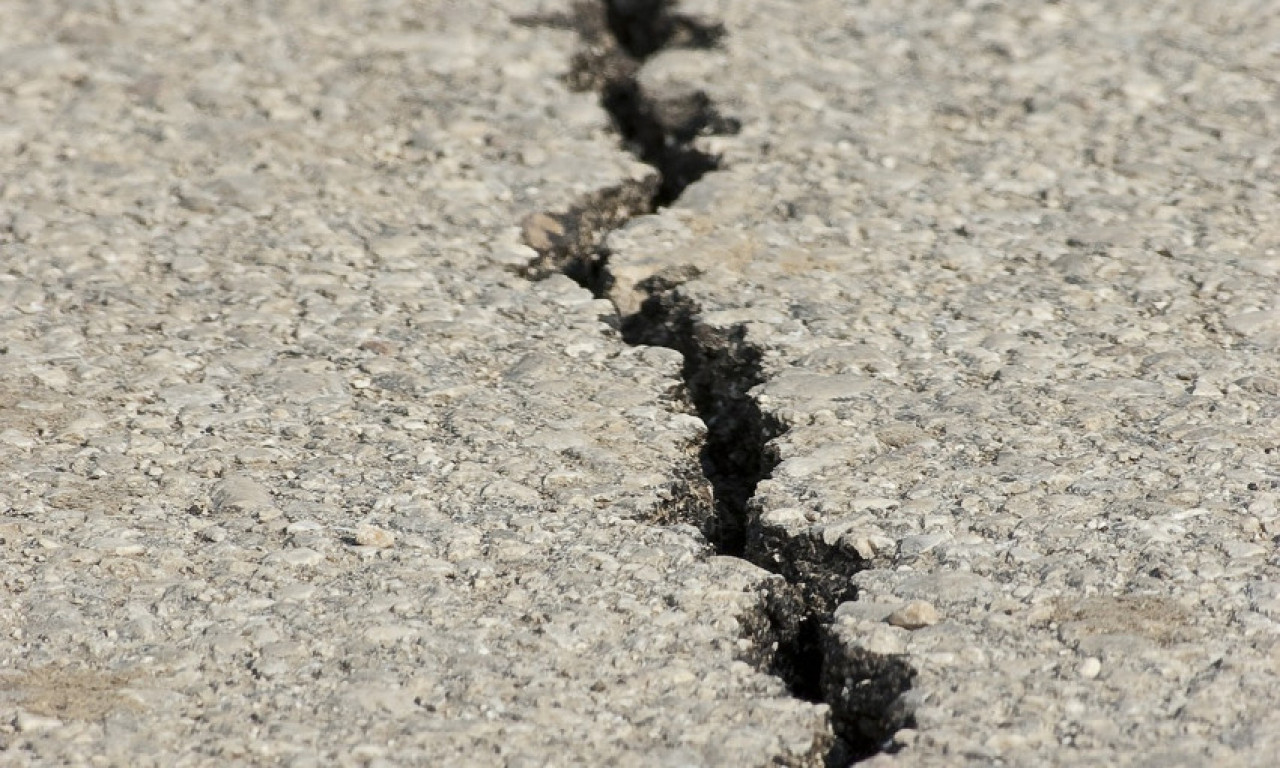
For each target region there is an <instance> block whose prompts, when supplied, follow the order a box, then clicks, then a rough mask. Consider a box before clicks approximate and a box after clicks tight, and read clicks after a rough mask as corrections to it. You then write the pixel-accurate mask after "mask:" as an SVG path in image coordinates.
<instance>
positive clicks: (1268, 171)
mask: <svg viewBox="0 0 1280 768" xmlns="http://www.w3.org/2000/svg"><path fill="white" fill-rule="evenodd" d="M1113 5H1115V6H1116V8H1108V7H1107V5H1105V4H1074V5H1060V4H1049V3H1030V4H1010V5H1001V4H985V5H980V4H960V3H935V2H912V3H905V4H904V3H899V2H894V3H889V2H865V3H857V4H851V3H835V2H832V3H821V2H815V3H810V4H808V5H807V7H806V9H805V10H804V12H801V13H797V12H795V11H794V8H793V4H791V3H782V2H745V3H736V2H735V3H701V4H698V8H699V10H700V11H701V12H704V13H708V14H712V15H714V16H715V17H716V18H719V19H720V20H721V21H722V22H723V23H724V25H725V32H726V33H725V35H724V38H723V43H722V46H721V48H720V49H719V50H716V51H710V52H699V53H698V54H696V55H691V54H687V53H684V52H667V53H662V54H659V55H658V56H656V57H654V58H653V59H652V60H651V61H650V62H648V63H647V65H646V68H645V70H644V71H643V72H642V73H641V76H640V82H641V84H642V87H644V88H645V89H646V90H648V91H650V92H652V93H655V94H661V93H663V92H664V91H665V90H680V89H683V88H686V87H687V85H686V84H687V83H690V82H696V83H699V87H700V88H702V89H704V90H705V91H706V92H707V93H708V94H709V96H710V98H711V100H712V101H713V102H714V103H715V104H716V105H717V106H718V107H719V108H721V109H722V110H724V111H726V112H727V113H729V114H733V115H736V116H738V117H740V118H742V130H741V132H740V133H739V134H738V135H737V136H732V137H715V138H712V139H707V140H705V141H704V143H703V144H704V146H706V147H707V148H708V149H709V150H711V151H715V152H717V153H723V155H724V162H725V165H726V166H727V168H725V169H723V170H721V171H719V172H716V173H713V174H710V175H708V176H706V177H704V178H703V179H702V180H701V181H699V182H698V183H696V184H695V185H693V186H692V187H690V188H689V189H688V190H687V191H686V192H685V194H684V195H683V196H682V197H681V199H680V200H679V201H678V202H677V203H676V204H675V205H674V206H673V207H672V208H671V209H669V210H666V211H663V212H662V213H661V214H660V215H657V216H652V217H646V218H643V219H638V220H636V221H634V222H633V223H632V224H631V225H630V226H628V227H627V228H626V229H625V230H623V231H620V232H618V233H615V234H614V235H613V236H612V237H611V238H610V239H609V240H608V244H607V245H608V249H609V251H610V255H609V261H608V265H607V271H608V277H607V280H606V281H605V282H606V283H607V284H610V285H611V286H612V288H611V290H610V295H611V296H612V297H613V298H614V300H615V301H616V302H617V303H618V305H619V306H620V307H622V308H623V311H624V313H628V314H631V315H633V316H634V317H635V319H634V320H633V321H632V323H631V327H639V328H642V329H648V332H649V333H650V334H651V335H652V336H653V337H655V338H659V339H660V338H661V333H656V334H654V333H653V329H654V328H658V329H659V330H661V329H664V328H667V329H678V328H679V327H681V326H682V325H684V326H688V325H690V324H692V326H693V332H692V334H690V332H688V331H683V332H680V333H679V334H677V337H678V338H684V339H689V338H691V337H692V338H695V339H698V340H700V341H697V342H695V343H693V344H691V345H689V344H686V347H688V349H687V350H686V351H690V352H691V353H692V354H693V355H695V356H697V355H703V356H708V355H710V356H711V357H714V356H715V355H716V354H718V351H717V350H719V349H722V348H723V347H724V346H725V345H726V344H731V345H735V346H736V347H737V348H739V349H740V350H747V351H745V352H741V353H740V354H742V355H747V356H751V357H754V358H756V359H758V360H759V363H758V367H759V374H758V378H759V380H760V381H761V382H762V383H761V384H760V385H759V386H757V387H755V388H754V389H752V390H751V392H750V398H751V399H752V400H753V401H754V403H755V404H756V406H757V407H758V409H759V411H760V412H761V413H762V414H763V419H762V428H761V437H762V439H765V440H770V439H771V441H770V442H768V443H767V445H766V446H765V451H764V452H765V459H766V462H767V463H768V464H769V465H770V467H769V468H770V469H771V473H770V474H769V476H768V478H767V479H765V480H764V481H763V482H761V483H760V484H759V487H758V489H757V492H756V495H755V496H754V498H753V499H752V500H751V502H750V504H749V508H748V510H747V514H748V519H747V521H746V525H747V527H748V532H747V543H746V548H747V555H748V557H750V558H752V559H753V560H755V561H757V562H762V563H764V564H769V563H770V562H772V563H774V564H775V566H776V570H779V571H780V572H783V573H788V574H790V575H791V576H792V577H793V578H794V579H796V580H798V581H800V582H802V583H807V584H808V585H809V586H810V587H811V589H812V590H813V591H815V592H817V593H818V594H819V596H821V594H822V593H824V592H825V593H828V594H830V593H831V592H832V590H833V588H834V589H835V590H836V591H837V592H838V591H840V590H843V589H847V588H848V586H849V585H850V581H851V582H852V586H854V587H856V590H857V599H856V600H855V601H853V602H847V603H845V604H843V605H841V606H839V608H838V609H837V610H836V611H835V615H834V622H833V623H832V625H831V626H830V627H829V628H828V629H827V631H826V633H825V649H826V654H827V669H826V670H825V671H824V673H823V681H822V685H823V688H824V694H825V695H826V697H827V699H828V701H830V702H831V703H832V704H833V706H835V714H836V719H837V727H838V728H839V727H840V726H841V721H842V720H843V721H844V726H845V732H846V733H853V732H857V731H859V730H861V731H870V732H872V733H874V732H882V733H887V732H888V731H890V730H892V729H894V728H903V729H902V730H900V731H899V732H898V733H897V734H896V736H894V738H893V743H892V745H891V748H892V749H895V750H899V751H898V752H897V754H894V755H884V756H881V757H879V758H877V759H876V761H875V762H876V764H885V765H887V764H897V763H902V764H905V765H956V764H960V763H965V762H972V763H974V764H982V765H986V764H992V763H994V762H998V761H1003V762H1005V763H1008V764H1016V765H1044V764H1050V763H1053V764H1075V765H1102V764H1108V765H1114V764H1143V765H1207V764H1213V765H1236V764H1241V765H1245V764H1251V765H1266V764H1270V763H1271V762H1272V761H1273V760H1274V759H1275V756H1276V755H1277V754H1280V714H1278V712H1280V710H1278V709H1277V706H1276V704H1277V702H1278V701H1280V601H1278V598H1280V580H1278V579H1280V560H1278V559H1277V554H1276V543H1275V542H1276V541H1277V537H1278V536H1280V511H1278V510H1277V508H1276V501H1277V494H1276V489H1277V487H1278V485H1280V453H1277V448H1278V446H1277V440H1278V439H1280V405H1278V404H1277V403H1278V401H1277V394H1278V393H1280V356H1278V355H1277V351H1278V350H1280V305H1278V304H1277V297H1278V296H1280V279H1278V276H1280V253H1277V250H1276V249H1277V248H1280V229H1278V228H1277V220H1276V218H1275V210H1276V203H1277V178H1276V167H1275V165H1274V163H1275V161H1276V156H1275V153H1276V150H1277V139H1276V135H1277V134H1276V130H1277V128H1278V127H1280V110H1277V107H1276V103H1277V102H1276V97H1277V82H1276V81H1275V79H1274V71H1275V65H1276V63H1277V59H1276V55H1277V49H1276V47H1275V41H1276V39H1277V34H1278V33H1280V17H1278V15H1277V13H1276V11H1275V9H1274V8H1272V7H1267V8H1264V7H1262V6H1260V5H1257V4H1254V5H1250V4H1232V5H1231V6H1229V7H1228V6H1222V5H1221V4H1210V3H1182V2H1178V3H1174V2H1151V3H1140V4H1139V3H1123V4H1113ZM686 7H689V6H686ZM624 327H625V326H624ZM713 386H714V384H713ZM771 425H772V426H771ZM713 428H714V427H713ZM775 465H776V466H775ZM851 562H852V568H851V567H850V564H851ZM853 571H858V572H857V573H856V574H855V573H854V572H853ZM837 597H838V595H837ZM877 657H879V658H881V659H884V660H897V661H902V662H906V663H907V664H909V665H910V667H911V668H912V669H913V670H914V672H915V676H914V680H913V687H912V688H911V690H910V691H909V692H907V693H906V694H905V695H904V696H903V697H901V698H900V699H898V701H897V702H896V704H895V705H893V706H890V707H888V708H885V707H883V706H881V704H882V701H881V700H880V699H877V697H872V701H871V704H872V706H868V702H867V701H865V700H863V699H860V698H859V692H858V686H859V685H862V686H863V687H864V688H865V687H871V688H874V687H876V686H877V685H881V686H883V685H886V684H887V685H889V687H892V685H894V684H896V683H895V682H894V681H892V680H885V679H884V678H883V677H881V678H877V676H876V673H875V670H874V669H871V676H870V678H869V679H861V676H862V675H863V674H865V673H866V671H867V670H868V669H869V668H871V667H874V659H875V658H877ZM850 668H853V669H855V670H861V672H856V673H855V674H853V675H849V674H848V670H849V669H850ZM888 676H889V677H890V678H899V679H900V678H901V671H900V669H898V670H897V671H893V670H890V674H889V675H888ZM878 680H879V682H877V681H878ZM863 698H865V697H863ZM904 726H907V727H905V728H904Z"/></svg>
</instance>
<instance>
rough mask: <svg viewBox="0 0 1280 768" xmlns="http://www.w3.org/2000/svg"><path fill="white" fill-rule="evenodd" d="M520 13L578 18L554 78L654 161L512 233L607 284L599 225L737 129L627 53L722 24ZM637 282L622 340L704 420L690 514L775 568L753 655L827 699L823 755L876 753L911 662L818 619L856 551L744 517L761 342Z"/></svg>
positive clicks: (760, 418)
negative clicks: (593, 101)
mask: <svg viewBox="0 0 1280 768" xmlns="http://www.w3.org/2000/svg"><path fill="white" fill-rule="evenodd" d="M519 21H520V22H521V23H526V24H538V25H549V26H557V27H561V28H571V29H574V30H576V31H577V33H578V35H579V40H580V46H579V50H578V51H577V53H576V54H575V55H574V57H573V62H572V65H571V68H570V72H569V74H568V75H567V77H566V80H567V82H568V84H569V86H570V87H572V88H574V89H575V90H579V91H592V92H595V93H597V94H599V97H600V103H601V105H602V106H603V107H604V108H605V109H606V110H607V111H608V113H609V115H610V116H611V118H612V120H613V125H614V128H615V130H616V131H617V133H618V134H619V136H620V138H621V141H622V144H623V146H624V147H625V148H626V149H627V150H628V151H630V152H631V153H632V154H633V155H635V156H636V157H637V158H639V159H640V160H642V161H643V162H645V163H646V164H648V165H649V166H651V167H652V168H653V169H654V171H655V173H654V174H653V175H650V176H647V177H643V178H640V179H636V180H632V181H630V182H625V183H623V184H621V185H619V186H616V187H611V188H608V189H604V190H601V191H599V192H597V193H595V194H592V195H588V196H587V197H586V198H584V199H582V200H579V201H578V202H577V203H576V204H575V205H574V206H573V207H571V208H570V209H569V210H567V211H563V212H559V213H540V214H535V215H533V216H531V217H529V218H528V219H527V220H526V221H525V222H524V224H523V228H524V239H525V242H526V243H527V244H528V245H530V246H531V247H532V248H533V249H534V250H535V251H537V253H538V256H537V258H535V259H534V260H532V261H531V262H530V263H529V264H528V265H527V266H526V267H525V269H524V270H522V272H523V274H524V275H525V276H526V277H528V278H530V279H535V280H536V279H542V278H545V277H547V276H549V275H551V274H555V273H563V274H565V275H567V276H569V277H570V278H572V279H574V280H575V281H577V282H578V283H579V284H580V285H582V286H583V287H585V288H587V289H589V290H590V291H591V292H592V293H593V294H594V295H596V296H597V297H606V295H607V293H608V290H609V288H610V282H611V276H610V274H609V271H608V257H609V254H608V252H607V249H606V248H605V246H604V240H605V238H606V237H607V235H608V233H609V232H610V231H612V230H614V229H617V228H618V227H621V226H623V225H624V224H626V222H627V221H629V220H630V219H631V218H633V217H636V216H641V215H644V214H647V213H652V212H654V211H656V210H657V209H658V208H660V207H663V206H666V205H669V204H671V203H673V202H675V201H676V200H677V199H678V198H679V196H680V194H681V193H682V192H683V191H684V189H685V188H686V187H688V186H689V185H690V184H692V183H693V182H695V181H697V180H698V179H699V178H701V177H702V176H704V175H705V174H707V173H710V172H713V171H715V170H716V169H717V168H718V167H719V158H717V157H715V156H713V155H710V154H708V153H706V152H703V151H701V150H700V149H699V148H698V147H696V146H695V144H694V140H695V139H696V138H697V137H699V136H706V135H724V134H732V133H736V132H737V130H738V128H739V123H738V121H736V120H734V119H732V118H726V117H724V116H722V115H720V114H719V112H717V111H716V109H715V106H714V105H713V104H712V102H711V99H710V98H709V97H708V96H707V95H706V94H705V93H704V92H702V91H693V92H691V93H686V94H685V95H682V96H680V97H678V98H671V99H665V100H664V99H658V98H654V97H652V96H651V95H650V94H646V93H645V92H644V90H643V89H642V88H641V86H640V84H639V82H638V80H637V73H638V72H639V69H640V66H641V65H642V63H643V62H644V60H645V59H646V58H648V57H649V56H651V55H653V54H654V53H656V52H658V51H660V50H662V49H664V48H670V47H692V48H708V47H712V46H714V45H715V44H716V43H717V41H719V40H720V39H721V37H722V36H723V34H724V30H723V28H722V27H721V26H720V25H719V24H716V23H713V22H707V21H705V20H700V19H695V18H692V17H689V16H685V15H682V14H679V13H677V12H675V11H674V10H673V9H672V3H671V0H597V1H596V2H580V3H578V4H576V5H575V6H574V12H573V14H571V15H565V14H555V15H546V16H540V17H536V18H525V19H520V20H519ZM639 287H640V288H641V289H642V290H644V291H645V292H646V293H647V294H648V299H647V300H646V301H645V302H644V304H643V306H642V307H641V310H640V311H639V312H637V313H636V314H634V315H631V316H628V317H623V318H620V330H621V332H622V336H623V339H624V340H625V341H626V342H627V343H628V344H644V345H651V346H662V347H668V348H671V349H675V350H677V351H679V352H680V353H681V354H682V355H683V356H684V369H683V378H684V382H685V386H686V389H687V391H688V393H689V396H690V399H691V400H692V401H693V404H694V406H695V408H696V410H697V413H698V415H699V416H700V417H701V418H702V420H703V422H704V423H705V424H706V426H707V439H706V443H705V445H704V447H703V449H702V452H701V457H700V458H701V464H702V472H703V474H704V475H705V477H706V479H707V481H708V482H709V483H710V485H711V487H712V490H713V495H714V502H715V516H714V518H713V519H712V520H711V521H710V522H706V521H703V523H702V528H703V532H704V534H705V535H706V536H707V538H708V540H709V541H710V542H711V543H712V545H713V546H714V547H715V548H716V551H717V553H719V554H721V555H728V556H733V557H740V558H744V559H746V560H748V561H750V562H752V563H754V564H756V565H757V566H760V567H762V568H764V569H766V570H768V571H770V572H772V573H776V574H779V575H781V576H783V577H784V579H785V581H786V585H785V586H784V587H782V588H779V589H777V590H775V591H774V592H773V593H771V594H769V595H768V596H767V600H766V609H765V612H766V613H767V619H768V622H769V624H770V627H769V633H768V637H769V639H770V640H771V641H772V644H773V645H774V646H776V648H775V649H774V650H773V652H772V653H771V654H769V656H768V658H766V659H764V660H763V661H764V664H765V666H766V667H767V669H768V671H769V672H771V673H773V674H775V675H777V676H778V677H780V678H781V679H782V680H783V681H784V682H785V683H786V684H787V687H788V690H789V691H790V692H791V694H792V695H793V696H795V697H797V698H800V699H803V700H806V701H811V702H825V703H827V704H829V705H830V706H831V711H832V727H833V731H834V738H833V739H832V746H831V749H830V750H829V751H828V752H827V754H826V755H825V756H824V757H825V762H826V764H827V765H828V766H843V765H847V764H849V763H851V762H854V761H856V760H858V759H860V758H864V757H868V756H870V755H873V754H876V753H877V752H879V751H881V750H882V748H883V747H882V745H883V744H885V743H886V740H887V739H888V738H889V737H890V736H891V735H892V734H893V732H894V731H895V730H897V729H898V728H901V727H905V726H908V725H911V720H910V718H909V716H906V715H901V714H894V713H895V712H896V709H895V707H894V703H895V702H896V701H897V700H898V698H899V696H900V695H901V694H902V693H903V692H905V691H906V690H907V689H909V688H910V686H911V681H912V679H913V678H914V671H913V670H912V669H911V668H910V667H909V666H908V665H906V664H905V662H903V661H901V660H899V659H896V658H889V657H881V656H876V655H872V654H862V655H858V654H852V653H850V652H849V651H847V650H846V649H845V648H844V646H843V644H841V643H839V642H837V640H836V639H835V637H834V635H833V633H831V632H830V631H829V628H830V624H831V621H832V613H833V611H834V610H835V608H836V606H838V605H839V604H840V603H841V602H844V601H846V600H852V599H854V598H855V597H856V595H855V594H854V590H853V587H852V585H851V581H850V577H851V576H852V575H853V574H854V573H856V572H857V571H858V570H860V569H862V568H863V567H865V564H864V563H863V562H862V561H861V560H859V559H858V558H857V557H856V556H851V555H848V554H845V553H843V552H842V551H840V550H838V549H836V548H834V547H831V546H827V545H825V544H823V543H822V542H821V541H820V540H817V541H813V540H804V541H775V540H771V539H770V538H769V537H767V536H764V535H763V534H761V533H760V532H758V531H752V530H751V529H750V528H751V526H750V511H749V507H750V502H751V499H752V497H753V496H754V495H755V492H756V486H757V484H758V483H759V482H760V481H761V480H762V479H764V478H767V477H769V476H770V473H771V472H772V471H773V469H774V467H775V466H776V465H777V458H776V456H774V454H773V453H771V451H770V450H769V443H770V441H772V440H773V439H774V438H776V437H778V436H779V435H780V434H782V432H783V431H784V430H785V427H784V426H783V425H782V424H780V423H779V422H777V421H776V420H774V419H772V418H770V417H769V416H768V415H767V414H765V413H763V412H762V411H761V410H760V408H759V406H758V405H757V403H756V401H755V399H754V398H753V397H751V395H750V391H751V389H752V388H753V387H754V386H756V385H757V384H760V383H761V382H762V381H763V376H762V373H761V365H760V358H761V355H760V350H759V349H757V348H756V347H754V346H752V345H751V344H749V343H747V341H746V338H745V336H746V332H745V328H743V327H741V326H739V327H735V328H733V329H730V330H729V331H727V332H726V331H723V330H717V329H711V328H708V327H707V326H705V325H702V324H700V323H698V322H697V317H698V314H699V308H698V307H697V305H696V304H695V303H693V302H692V301H690V300H689V299H688V298H687V297H685V296H683V295H682V294H681V292H680V290H679V284H678V283H671V282H668V281H666V280H664V279H663V278H660V277H655V278H651V279H650V280H648V281H646V282H644V283H642V284H641V285H640V286H639Z"/></svg>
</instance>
